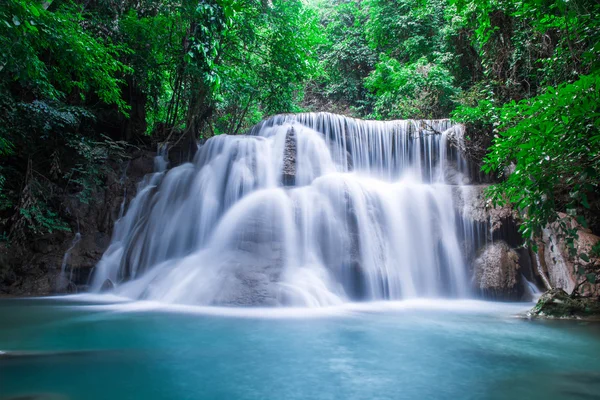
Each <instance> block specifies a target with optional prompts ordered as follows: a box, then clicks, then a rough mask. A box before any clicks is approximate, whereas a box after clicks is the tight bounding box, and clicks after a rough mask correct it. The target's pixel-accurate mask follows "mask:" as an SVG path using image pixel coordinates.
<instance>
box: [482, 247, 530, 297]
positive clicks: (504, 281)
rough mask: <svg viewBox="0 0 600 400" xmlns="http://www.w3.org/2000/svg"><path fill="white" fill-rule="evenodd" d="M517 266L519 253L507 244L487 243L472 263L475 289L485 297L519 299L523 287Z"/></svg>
mask: <svg viewBox="0 0 600 400" xmlns="http://www.w3.org/2000/svg"><path fill="white" fill-rule="evenodd" d="M519 268H520V266H519V255H518V254H517V252H516V251H515V250H513V249H511V248H510V247H509V246H508V244H506V243H505V242H495V243H492V244H489V245H488V246H486V247H484V249H483V251H482V252H481V253H480V254H479V256H478V257H477V259H476V260H475V262H474V265H473V269H474V271H473V272H474V284H475V290H476V291H479V292H480V293H481V294H482V296H483V297H484V298H487V299H493V300H520V299H521V297H522V296H523V294H524V287H523V284H522V282H521V274H520V272H519Z"/></svg>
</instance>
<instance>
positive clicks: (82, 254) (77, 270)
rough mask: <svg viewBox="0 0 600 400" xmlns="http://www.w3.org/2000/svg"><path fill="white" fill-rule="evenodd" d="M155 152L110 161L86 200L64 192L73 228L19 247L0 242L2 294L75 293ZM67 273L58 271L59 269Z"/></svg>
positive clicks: (108, 237) (87, 275)
mask: <svg viewBox="0 0 600 400" xmlns="http://www.w3.org/2000/svg"><path fill="white" fill-rule="evenodd" d="M153 165H154V152H153V151H149V150H136V151H135V152H133V153H132V154H131V158H130V160H128V161H126V162H124V163H118V164H114V165H111V168H110V169H111V171H110V172H109V173H108V174H107V176H106V179H105V182H104V184H103V185H102V186H100V187H97V188H95V190H94V192H93V195H92V200H91V201H89V204H84V203H82V202H80V201H79V200H77V199H76V198H75V197H74V196H65V197H64V198H63V200H62V202H63V209H65V210H68V211H69V213H70V219H69V225H70V226H71V232H55V233H53V234H48V235H45V236H42V237H38V238H35V239H33V240H31V241H27V242H25V243H22V244H20V245H7V244H5V243H3V244H0V295H2V294H4V295H25V296H27V295H46V294H53V293H74V292H77V291H79V290H81V289H83V288H84V287H85V285H86V284H87V282H88V278H89V276H90V274H91V272H92V269H93V267H94V266H95V265H96V262H97V261H98V260H99V259H100V257H101V256H102V253H103V252H104V250H105V249H106V248H107V247H108V245H109V243H110V238H111V234H112V230H113V226H114V223H115V221H116V220H117V219H118V218H119V216H120V215H121V213H122V212H123V211H125V209H126V207H127V204H128V202H129V201H130V200H131V199H132V198H133V197H134V196H135V194H136V189H137V184H138V182H140V180H141V179H142V177H143V176H144V175H146V174H147V173H150V172H152V170H153ZM63 267H64V269H65V273H64V274H61V270H62V269H63Z"/></svg>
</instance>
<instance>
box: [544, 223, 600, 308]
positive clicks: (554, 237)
mask: <svg viewBox="0 0 600 400" xmlns="http://www.w3.org/2000/svg"><path fill="white" fill-rule="evenodd" d="M559 216H560V217H561V219H562V220H563V221H566V223H567V224H568V227H569V228H571V229H573V228H575V229H577V235H578V239H577V240H575V243H574V245H575V250H576V254H577V255H579V254H581V253H585V254H590V252H591V249H592V247H593V246H594V245H595V244H596V243H597V242H598V241H600V237H598V236H596V235H594V234H592V233H591V232H590V231H589V230H588V229H584V228H583V227H582V226H580V225H579V224H577V222H575V221H574V220H573V219H572V218H570V217H568V216H567V215H566V214H559ZM560 233H561V229H560V226H559V223H554V224H551V225H549V226H548V227H546V228H545V229H543V232H542V241H541V243H540V245H539V246H538V248H539V253H538V255H539V259H540V262H541V263H542V265H543V267H544V269H545V270H546V271H547V274H548V279H549V281H550V284H551V285H552V287H553V288H560V289H563V290H565V291H566V292H567V293H571V292H572V291H573V289H574V288H575V286H577V284H578V283H579V282H581V280H582V279H583V278H582V277H579V276H578V275H577V273H576V268H577V265H587V264H588V261H585V260H583V259H581V258H579V256H575V257H573V256H571V255H570V254H569V251H568V249H567V246H566V244H565V242H564V240H563V239H562V238H561V235H560ZM594 261H596V260H593V259H592V260H590V261H589V262H594ZM581 289H582V291H583V292H582V294H585V295H592V296H599V295H600V284H594V285H592V284H586V285H585V286H583V287H582V288H581Z"/></svg>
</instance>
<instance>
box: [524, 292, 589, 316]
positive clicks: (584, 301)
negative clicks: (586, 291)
mask: <svg viewBox="0 0 600 400" xmlns="http://www.w3.org/2000/svg"><path fill="white" fill-rule="evenodd" d="M527 316H529V317H550V318H590V317H600V301H599V299H598V298H589V297H573V296H569V295H568V294H567V292H565V291H564V290H562V289H551V290H548V291H547V292H546V293H544V294H543V295H542V296H541V297H540V299H539V300H538V302H537V304H536V305H535V307H533V308H532V309H531V310H529V311H528V312H527Z"/></svg>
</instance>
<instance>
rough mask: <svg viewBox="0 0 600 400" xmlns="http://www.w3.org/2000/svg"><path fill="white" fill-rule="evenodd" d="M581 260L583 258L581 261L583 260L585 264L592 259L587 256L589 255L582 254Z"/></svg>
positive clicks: (580, 255)
mask: <svg viewBox="0 0 600 400" xmlns="http://www.w3.org/2000/svg"><path fill="white" fill-rule="evenodd" d="M579 258H581V259H582V260H583V261H585V262H590V258H589V257H588V255H587V254H585V253H580V254H579Z"/></svg>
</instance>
